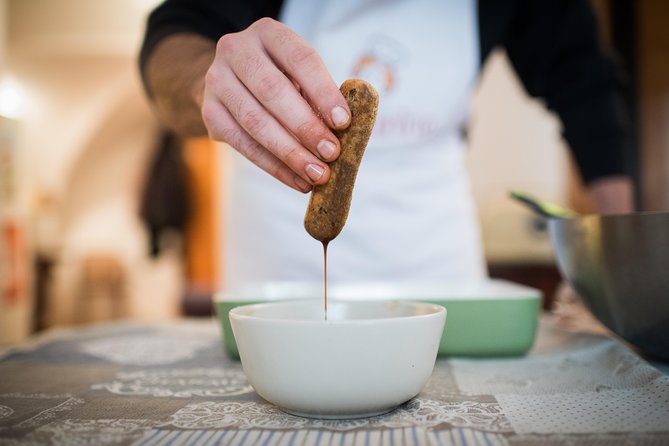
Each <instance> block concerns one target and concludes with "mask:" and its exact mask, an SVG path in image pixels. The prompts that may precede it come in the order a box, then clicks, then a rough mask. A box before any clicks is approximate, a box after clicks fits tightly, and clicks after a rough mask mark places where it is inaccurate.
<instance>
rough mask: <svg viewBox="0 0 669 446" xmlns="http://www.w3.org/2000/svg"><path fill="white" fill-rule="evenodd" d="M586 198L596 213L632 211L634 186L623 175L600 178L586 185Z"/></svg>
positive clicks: (624, 212)
mask: <svg viewBox="0 0 669 446" xmlns="http://www.w3.org/2000/svg"><path fill="white" fill-rule="evenodd" d="M588 198H589V200H590V205H591V207H592V211H593V212H594V213H596V214H602V215H607V214H627V213H630V212H634V186H633V185H632V181H631V180H630V179H629V178H628V177H625V176H611V177H604V178H600V179H598V180H596V181H594V182H592V183H590V184H589V185H588Z"/></svg>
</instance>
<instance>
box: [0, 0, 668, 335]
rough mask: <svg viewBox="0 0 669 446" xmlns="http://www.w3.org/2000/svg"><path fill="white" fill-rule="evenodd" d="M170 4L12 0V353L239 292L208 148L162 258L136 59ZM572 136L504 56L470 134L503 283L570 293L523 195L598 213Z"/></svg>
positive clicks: (196, 161) (649, 61) (648, 52)
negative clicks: (144, 214)
mask: <svg viewBox="0 0 669 446" xmlns="http://www.w3.org/2000/svg"><path fill="white" fill-rule="evenodd" d="M595 3H596V4H597V8H598V11H599V13H600V16H602V17H603V23H604V25H603V32H605V33H608V34H607V36H608V39H609V41H610V42H613V41H614V39H613V38H611V35H612V34H615V33H614V31H615V30H617V29H619V28H616V27H612V26H611V23H613V19H612V18H611V17H610V16H609V15H608V14H609V12H610V10H611V8H612V5H614V4H619V3H621V2H620V1H618V0H611V1H606V0H600V1H597V2H595ZM622 3H625V2H622ZM626 3H627V4H630V3H631V4H634V2H633V1H632V0H628V1H627V2H626ZM155 4H157V1H156V0H114V1H103V0H0V86H1V87H0V115H3V116H4V117H2V118H0V119H1V120H0V141H1V142H0V156H4V161H2V159H3V158H0V161H1V162H0V191H2V190H4V194H3V195H0V197H3V198H0V200H2V201H0V224H2V227H3V237H4V238H3V243H2V244H0V291H1V292H2V294H0V342H11V341H14V340H17V339H20V338H22V337H25V336H27V335H28V334H29V333H30V332H32V331H34V330H36V329H42V328H45V327H50V326H54V325H67V324H72V323H83V322H94V321H100V320H107V319H110V318H143V319H164V318H171V317H178V316H179V315H181V314H183V304H184V302H186V303H187V301H188V299H187V298H188V297H189V296H190V298H192V299H198V298H201V297H203V296H204V300H205V302H206V299H207V298H210V296H211V293H212V292H213V291H215V289H216V288H217V287H218V286H220V281H221V280H223V278H219V277H216V273H215V271H216V270H217V268H216V262H217V261H218V260H217V258H216V252H214V250H213V248H214V247H215V246H216V245H217V244H216V243H215V238H216V237H217V228H218V223H217V221H216V219H215V217H214V216H215V215H216V210H215V208H214V206H215V204H214V203H215V202H216V200H217V196H216V191H215V187H214V185H215V182H216V178H217V177H219V176H220V175H223V174H224V170H225V169H224V166H220V164H217V163H219V161H218V157H217V152H216V149H215V148H214V147H213V145H212V144H211V143H210V142H208V141H206V140H199V141H187V142H186V144H185V146H184V148H183V161H184V166H185V168H186V170H187V172H188V181H189V197H190V203H191V206H192V208H191V211H192V212H191V215H190V219H191V220H190V222H189V225H188V227H187V228H186V230H185V231H184V232H182V233H181V234H180V235H178V236H174V235H170V233H169V232H168V233H166V234H163V237H162V238H161V240H160V243H161V246H162V248H163V249H161V251H160V255H158V256H157V257H151V256H149V255H148V251H149V250H148V246H149V245H150V243H149V241H150V240H149V235H148V233H147V231H146V228H145V227H144V226H143V225H142V222H141V220H140V218H139V209H140V205H141V196H142V191H143V188H144V187H145V182H146V177H147V172H148V170H149V169H150V167H151V166H152V163H153V161H154V159H155V155H156V151H157V146H158V145H159V141H160V129H159V127H158V125H157V123H156V122H155V120H154V119H153V117H152V115H151V112H150V108H149V106H148V105H147V102H146V100H145V98H144V95H143V92H142V90H141V85H140V82H139V77H138V72H137V63H136V54H137V51H138V48H139V44H140V41H141V35H142V32H143V26H144V21H145V18H146V14H147V12H148V11H149V10H150V9H151V8H152V7H153V6H154V5H155ZM637 4H638V5H639V6H638V7H634V8H633V9H634V10H635V11H637V9H638V10H639V11H637V12H638V14H639V17H638V18H637V16H636V15H634V16H632V17H631V18H630V20H632V22H633V23H636V20H643V26H635V27H632V30H631V31H629V30H628V37H627V41H630V40H631V41H633V46H635V48H636V46H638V48H640V50H639V51H638V54H640V55H641V59H640V60H642V61H643V63H644V65H640V62H639V65H636V66H637V67H638V66H646V67H652V70H654V71H653V72H654V73H660V74H655V75H650V74H648V73H647V72H643V70H640V71H639V72H641V73H642V76H641V77H638V78H639V79H643V80H644V83H643V85H641V88H642V91H643V94H641V95H640V97H642V98H643V100H644V101H646V102H642V103H641V105H639V109H638V110H642V111H643V112H644V113H647V116H645V117H644V120H643V122H644V125H645V126H644V132H645V133H643V137H644V138H645V140H644V141H645V144H643V150H645V151H642V154H643V155H644V158H643V160H642V161H643V162H642V163H641V164H642V167H643V169H645V170H644V177H643V178H644V181H645V182H646V183H644V185H645V187H644V189H643V196H644V197H645V198H646V202H645V206H646V207H647V208H654V209H660V208H667V207H668V204H669V198H668V196H669V194H668V193H667V192H668V188H667V183H668V182H669V180H668V178H669V165H668V162H667V160H668V159H669V157H668V156H667V148H668V146H669V143H668V141H669V136H668V135H667V132H668V130H667V129H668V128H669V127H668V126H667V124H666V123H667V122H669V112H668V110H669V98H668V96H667V94H668V91H669V90H667V88H666V86H667V81H666V79H668V78H669V76H668V74H669V72H667V71H666V70H667V63H666V61H667V60H669V57H667V55H668V54H669V49H668V47H669V39H668V34H667V31H665V28H664V26H663V23H664V22H663V21H662V20H661V18H662V17H664V18H667V17H669V15H668V14H667V11H666V9H667V7H666V5H667V3H666V2H663V1H662V0H644V1H642V2H638V3H637ZM658 10H662V14H664V15H660V13H658V12H657V11H658ZM653 11H656V12H653ZM658 17H659V18H658ZM634 54H637V52H635V53H634ZM662 57H663V60H664V61H665V62H658V60H659V59H661V58H662ZM637 62H638V61H637ZM658 64H659V65H661V66H660V67H659V68H658V67H656V66H655V65H658ZM662 70H664V71H662ZM637 74H638V73H637ZM644 76H645V77H644ZM635 79H636V78H635ZM649 85H650V86H651V90H650V91H648V90H643V88H649V87H648V86H649ZM10 103H11V104H10ZM644 104H646V105H644ZM644 107H646V108H644ZM635 111H636V110H635ZM646 127H648V129H647V128H646ZM559 133H560V129H559V123H558V122H557V120H556V119H555V118H554V117H553V116H551V115H550V114H549V113H547V112H546V111H545V110H544V108H543V106H542V104H541V103H539V102H538V101H534V100H530V99H529V98H527V97H526V95H525V94H524V92H523V89H522V87H521V86H520V85H519V82H518V80H517V79H516V77H515V75H514V74H513V73H512V71H511V70H510V68H509V65H508V62H507V61H506V59H505V56H504V54H503V53H501V52H500V53H496V54H494V55H493V57H492V58H491V60H490V61H489V63H488V64H487V65H486V67H485V70H484V72H483V75H482V78H481V83H480V86H479V89H478V91H477V94H476V96H475V98H474V102H473V112H472V121H471V125H470V128H469V138H470V150H469V152H470V160H469V161H470V168H471V171H472V181H473V187H474V191H475V195H476V199H477V202H478V204H479V209H480V215H481V219H482V223H483V231H484V242H485V247H486V255H487V258H488V261H489V265H490V269H491V273H492V274H493V275H497V276H502V277H509V278H513V279H516V280H520V281H525V282H526V283H529V284H532V285H537V286H539V285H541V286H546V287H548V288H546V289H549V290H550V287H552V286H554V285H555V283H556V282H557V280H558V277H557V272H556V270H555V267H554V263H553V257H552V252H551V248H550V245H549V242H548V239H547V237H546V235H545V233H544V232H543V231H542V224H541V221H538V220H537V219H536V218H534V217H533V216H532V215H530V214H529V213H528V212H527V211H525V210H524V209H522V208H520V207H519V206H518V205H517V204H515V203H513V202H511V201H510V200H509V199H508V191H509V190H510V189H514V188H515V189H524V190H527V191H530V192H532V193H534V194H535V195H538V196H541V197H543V198H546V199H548V200H552V201H555V202H557V203H561V204H564V205H571V206H575V207H578V208H580V209H584V208H585V207H587V203H586V204H584V203H583V199H582V194H581V192H580V185H579V181H578V177H577V175H575V174H574V172H573V169H572V168H571V161H570V158H569V156H568V153H567V150H566V148H565V146H564V144H563V142H562V141H561V138H560V134H559ZM648 147H651V149H648ZM3 154H4V155H3ZM3 163H4V164H3ZM644 163H646V164H644ZM3 169H4V170H3ZM3 184H4V186H3ZM3 188H4V189H3ZM296 224H300V222H297V223H296ZM16 265H19V267H17V266H16ZM17 283H19V284H21V286H18V287H14V288H11V287H10V286H9V285H12V286H14V285H16V284H17ZM8 284H9V285H8ZM546 284H547V285H546ZM10 288H11V290H10ZM8 290H9V291H8ZM205 305H206V304H205ZM196 312H197V311H196Z"/></svg>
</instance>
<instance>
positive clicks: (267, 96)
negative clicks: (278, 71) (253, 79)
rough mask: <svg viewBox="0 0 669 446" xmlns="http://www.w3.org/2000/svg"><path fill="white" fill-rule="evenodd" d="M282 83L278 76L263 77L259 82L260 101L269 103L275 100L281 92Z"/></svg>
mask: <svg viewBox="0 0 669 446" xmlns="http://www.w3.org/2000/svg"><path fill="white" fill-rule="evenodd" d="M281 87H282V82H281V79H280V78H278V77H277V76H271V75H268V76H263V77H262V78H260V80H259V81H258V99H259V100H260V102H268V101H272V100H273V99H275V98H276V97H277V96H278V95H279V93H280V92H281Z"/></svg>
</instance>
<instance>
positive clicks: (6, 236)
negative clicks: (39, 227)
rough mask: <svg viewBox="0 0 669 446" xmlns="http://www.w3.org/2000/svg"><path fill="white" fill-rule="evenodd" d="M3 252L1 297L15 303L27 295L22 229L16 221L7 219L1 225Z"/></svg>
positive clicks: (0, 284) (24, 247) (12, 303)
mask: <svg viewBox="0 0 669 446" xmlns="http://www.w3.org/2000/svg"><path fill="white" fill-rule="evenodd" d="M0 249H2V251H4V252H5V255H4V257H5V262H4V263H5V269H6V274H3V275H0V278H2V283H0V291H2V299H3V301H4V302H6V303H8V304H10V305H16V304H18V303H19V302H21V301H23V300H24V299H26V297H27V293H26V281H27V276H26V263H27V259H26V246H25V238H24V233H23V229H22V228H21V227H20V226H19V225H18V223H17V222H15V221H12V220H7V221H5V222H4V223H3V225H2V247H1V248H0Z"/></svg>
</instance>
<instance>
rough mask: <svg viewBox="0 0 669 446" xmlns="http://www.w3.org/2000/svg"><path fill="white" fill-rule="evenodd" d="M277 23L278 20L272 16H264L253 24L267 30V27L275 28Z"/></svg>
mask: <svg viewBox="0 0 669 446" xmlns="http://www.w3.org/2000/svg"><path fill="white" fill-rule="evenodd" d="M276 23H277V22H276V20H274V19H272V18H270V17H262V18H260V19H258V20H256V21H255V22H254V23H253V25H252V26H253V27H255V28H256V29H258V30H259V31H265V30H267V29H271V28H273V27H274V26H275V24H276Z"/></svg>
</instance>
